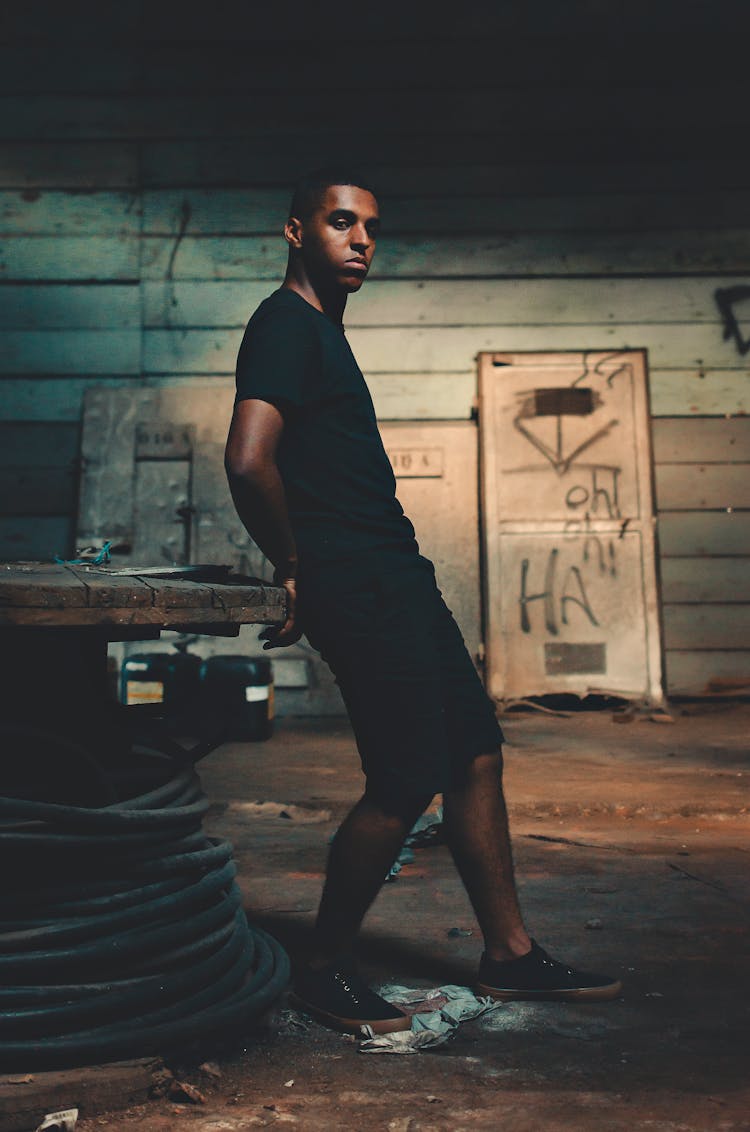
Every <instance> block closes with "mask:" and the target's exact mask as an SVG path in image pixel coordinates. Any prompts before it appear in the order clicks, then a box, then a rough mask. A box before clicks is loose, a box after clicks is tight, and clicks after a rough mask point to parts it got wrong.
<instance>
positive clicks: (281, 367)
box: [235, 307, 319, 413]
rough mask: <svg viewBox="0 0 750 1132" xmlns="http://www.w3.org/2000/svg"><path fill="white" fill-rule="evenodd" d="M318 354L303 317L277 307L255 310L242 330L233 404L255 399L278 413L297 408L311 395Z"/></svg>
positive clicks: (307, 323) (314, 341)
mask: <svg viewBox="0 0 750 1132" xmlns="http://www.w3.org/2000/svg"><path fill="white" fill-rule="evenodd" d="M318 355H319V348H318V342H317V335H316V334H315V329H314V327H313V326H312V325H311V324H310V322H309V321H308V320H307V319H306V318H301V317H300V316H299V314H298V313H297V312H295V311H290V310H286V309H284V308H280V307H277V308H276V309H271V310H267V311H260V310H259V311H258V312H257V313H256V314H255V315H254V316H253V317H252V318H251V319H250V322H249V323H248V325H247V329H246V330H245V335H244V337H243V339H242V344H241V346H240V351H239V354H238V356H237V374H236V379H237V395H236V398H235V399H236V400H237V401H247V400H248V399H250V398H254V397H257V398H258V400H260V401H269V402H270V403H271V404H272V405H276V406H277V407H278V408H279V409H280V410H281V412H282V413H283V412H285V411H288V410H289V409H292V410H294V409H301V408H303V407H304V406H305V404H307V402H308V401H309V399H310V395H311V377H312V375H313V374H314V372H315V366H316V359H317V358H318Z"/></svg>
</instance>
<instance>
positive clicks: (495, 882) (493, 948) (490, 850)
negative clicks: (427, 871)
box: [443, 753, 531, 960]
mask: <svg viewBox="0 0 750 1132" xmlns="http://www.w3.org/2000/svg"><path fill="white" fill-rule="evenodd" d="M501 768H502V763H501V758H500V754H499V753H497V754H487V755H479V756H478V758H476V759H474V761H473V762H472V763H471V764H470V766H469V772H468V778H467V781H466V783H465V785H464V786H463V787H462V788H461V789H460V790H451V791H447V792H446V793H444V794H443V807H444V821H445V830H446V836H447V840H448V845H449V848H450V850H451V853H452V855H453V860H454V861H455V863H456V867H457V869H458V872H459V875H460V877H461V880H462V881H463V883H464V887H465V888H466V891H467V893H468V895H469V899H470V900H471V903H472V907H473V908H474V912H475V913H476V917H477V920H478V922H479V926H480V928H481V930H482V934H483V936H484V943H485V954H486V955H487V956H488V957H489V958H491V959H499V960H506V959H515V958H517V957H518V956H519V955H525V954H526V953H527V952H528V951H529V950H530V949H531V940H530V939H529V936H528V934H527V932H526V929H525V927H524V924H523V919H522V916H521V910H520V908H519V904H518V894H517V892H516V885H515V879H514V875H513V854H512V851H511V846H510V834H509V831H508V814H507V810H506V808H505V799H504V797H503V789H502V780H501Z"/></svg>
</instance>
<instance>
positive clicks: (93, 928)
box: [0, 728, 289, 1072]
mask: <svg viewBox="0 0 750 1132" xmlns="http://www.w3.org/2000/svg"><path fill="white" fill-rule="evenodd" d="M3 730H5V731H6V740H7V739H8V738H10V737H11V736H10V735H9V732H11V731H13V732H16V736H15V737H17V730H18V729H17V728H12V729H11V728H6V729H3ZM29 734H32V733H31V732H28V731H27V732H26V735H27V738H28V735H29ZM33 736H34V738H35V744H34V750H35V752H36V759H37V765H35V767H34V770H35V771H36V772H37V774H38V771H39V765H38V761H39V758H38V752H39V751H40V750H41V749H42V747H44V750H45V757H49V758H58V759H62V758H65V759H66V760H68V764H67V765H68V766H69V767H70V769H71V775H72V776H73V777H75V772H76V766H75V755H76V751H75V745H74V744H71V743H70V741H69V740H66V741H65V742H64V743H62V744H61V743H60V741H59V740H57V739H56V738H55V737H54V736H52V735H49V736H44V735H43V734H41V733H40V732H38V731H36V732H34V733H33ZM42 741H44V742H42ZM45 744H46V746H45ZM5 745H6V748H7V742H6V744H5ZM77 754H78V758H79V764H80V765H79V767H78V770H79V772H81V773H84V774H85V776H86V779H87V782H88V783H89V789H90V783H91V778H92V774H93V775H94V777H96V773H97V768H96V764H95V762H94V763H93V764H92V756H91V753H90V752H88V751H84V750H82V749H80V750H79V751H78V752H77ZM170 754H171V755H173V754H174V751H173V750H171V751H170ZM5 757H6V758H12V752H11V751H9V750H7V749H6V752H5ZM32 761H33V760H32ZM134 764H135V765H130V766H128V767H127V768H125V769H123V772H122V774H121V776H120V778H121V781H120V784H119V788H118V778H117V773H116V772H113V770H112V768H108V769H107V771H106V772H105V771H103V770H101V771H100V778H101V781H100V782H99V783H98V784H97V789H98V790H99V793H100V794H101V795H102V796H103V797H104V798H107V799H111V798H112V797H118V795H119V794H121V793H122V792H123V787H122V782H126V783H127V784H128V785H127V786H126V787H125V789H126V790H127V793H128V796H126V797H124V798H119V797H118V800H115V801H107V802H106V804H104V805H87V806H76V805H70V804H60V803H57V802H55V801H50V800H49V799H46V798H44V797H42V798H40V797H39V794H40V793H42V794H43V784H42V783H34V781H33V779H34V777H35V776H34V774H31V775H30V776H29V777H28V780H27V781H25V782H23V783H21V784H19V783H18V781H14V794H15V795H16V796H13V797H0V853H2V861H3V867H2V871H1V872H0V1070H1V1071H11V1072H15V1071H19V1070H30V1069H48V1068H63V1067H69V1066H73V1065H81V1064H86V1063H92V1062H103V1061H111V1060H116V1059H119V1058H125V1057H141V1056H145V1055H150V1054H165V1053H169V1052H171V1051H174V1050H180V1049H184V1048H186V1047H187V1046H188V1045H190V1044H194V1043H195V1042H196V1041H198V1040H200V1039H203V1038H207V1037H208V1036H209V1035H221V1036H227V1035H229V1034H233V1033H241V1032H242V1030H243V1029H245V1030H247V1029H249V1028H250V1027H251V1026H252V1023H253V1022H254V1021H255V1020H257V1019H258V1017H259V1016H260V1015H261V1014H262V1013H263V1012H264V1011H265V1010H266V1009H267V1008H268V1007H269V1006H270V1005H271V1004H272V1003H273V1002H274V1000H275V999H277V998H278V996H279V995H280V994H281V992H282V991H283V989H284V988H285V986H286V984H287V982H288V979H289V961H288V958H287V956H286V953H285V952H284V950H283V949H282V948H281V946H280V945H279V944H278V943H277V942H276V941H275V940H274V939H272V938H271V936H269V935H267V934H266V933H265V932H263V931H260V930H259V929H257V928H254V929H251V928H250V927H249V925H248V923H247V920H246V917H245V914H244V912H243V910H242V904H241V898H240V892H239V889H238V888H237V885H236V883H235V880H234V876H235V872H236V868H235V865H234V862H233V860H232V853H231V846H230V845H229V844H228V843H227V842H226V841H221V840H217V839H213V838H208V837H206V836H205V834H204V833H203V830H202V828H201V818H202V816H203V814H204V813H205V811H206V809H207V808H208V802H207V800H206V798H205V796H204V795H203V793H202V790H201V786H200V780H199V778H198V775H197V774H196V772H195V769H194V767H193V766H192V765H191V766H187V767H185V766H183V767H180V766H178V765H177V763H176V761H175V760H174V758H170V757H167V756H164V755H163V754H160V753H159V752H141V754H140V758H139V759H135V758H134ZM134 778H135V779H138V780H140V783H141V790H140V791H139V792H133V780H134ZM144 786H147V787H148V788H147V789H143V787H144ZM35 794H36V795H37V796H33V795H35ZM30 795H31V796H30Z"/></svg>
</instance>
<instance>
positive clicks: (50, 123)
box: [0, 0, 750, 694]
mask: <svg viewBox="0 0 750 1132" xmlns="http://www.w3.org/2000/svg"><path fill="white" fill-rule="evenodd" d="M6 7H7V11H5V12H4V13H3V23H2V26H0V111H2V112H1V113H0V123H2V124H1V125H0V382H1V383H2V386H1V387H2V394H3V397H2V410H1V413H0V415H1V417H2V422H5V423H2V422H0V488H1V489H2V495H3V499H4V500H5V501H6V502H4V504H3V507H4V510H3V511H2V513H1V514H0V552H1V553H2V554H3V555H5V556H9V557H48V556H50V555H52V554H55V553H60V552H67V551H68V550H70V549H71V547H70V537H71V536H70V530H71V526H70V517H71V515H72V513H73V511H74V508H75V495H76V490H77V485H76V478H77V464H76V460H77V437H78V428H79V425H80V418H81V411H82V400H83V397H84V394H85V392H86V390H87V389H90V388H92V387H93V386H96V385H102V384H103V385H105V386H107V387H109V388H112V389H115V388H122V387H124V388H126V389H127V388H131V389H133V390H136V389H140V388H142V387H143V386H144V385H148V386H157V387H159V386H163V387H175V386H176V387H178V388H181V389H184V390H187V389H188V388H190V387H191V386H193V385H195V384H200V385H204V384H205V382H206V381H207V380H210V381H213V382H215V383H216V390H217V394H218V393H220V394H221V396H223V397H227V398H231V388H232V375H233V371H234V363H235V357H236V351H237V347H238V344H239V341H240V338H241V335H242V330H243V327H244V325H245V323H246V321H247V318H248V316H249V314H250V313H251V312H252V310H253V309H254V308H255V307H256V306H257V304H258V303H259V302H260V301H261V300H262V298H263V297H264V296H265V295H266V294H268V292H269V291H270V290H272V289H273V288H275V287H276V286H278V284H279V282H280V281H281V278H282V275H283V271H284V264H285V248H284V244H283V240H282V239H281V235H280V233H281V227H282V225H283V221H284V218H285V211H286V208H287V201H288V198H289V193H290V185H291V183H292V182H293V180H294V178H295V177H296V176H297V174H298V173H299V171H300V169H304V168H305V167H313V166H317V165H320V164H323V163H325V162H327V161H331V160H338V159H340V157H341V154H342V153H345V154H346V156H347V160H349V161H351V162H353V163H354V164H355V165H360V166H362V167H363V168H364V171H365V172H366V174H367V175H368V176H370V177H371V178H372V181H373V183H374V184H375V185H376V186H377V187H378V189H379V193H380V203H381V206H382V217H383V233H382V238H381V240H380V243H379V247H378V254H377V256H376V259H375V265H374V268H373V272H372V275H371V278H370V280H369V281H368V283H367V285H366V287H365V288H364V291H363V294H362V295H361V296H355V297H353V298H352V300H351V302H350V304H349V307H348V310H347V333H348V336H349V339H350V341H351V343H352V347H353V349H354V350H355V352H356V354H357V357H358V359H359V360H360V362H361V364H362V367H363V370H364V372H365V375H366V377H367V379H368V382H369V384H370V387H371V390H372V394H373V400H374V402H375V406H376V411H377V413H378V416H379V417H380V418H381V419H383V420H420V421H429V420H436V421H437V420H466V419H468V418H469V417H470V416H471V414H472V411H473V407H474V404H475V399H476V375H475V357H476V354H477V353H478V352H479V351H480V350H497V351H520V350H536V351H538V350H581V351H584V350H587V349H588V350H606V351H612V352H614V351H617V350H620V349H625V348H645V349H646V350H647V351H648V362H649V373H650V399H651V412H652V422H653V448H654V461H655V487H656V496H657V502H658V508H659V516H658V537H659V546H660V555H661V561H660V572H661V584H662V596H663V603H664V604H663V619H664V627H665V642H666V649H667V654H666V670H667V678H668V686H669V689H670V691H671V692H672V693H674V694H718V693H724V692H726V691H727V690H728V689H729V690H731V689H734V690H737V688H739V687H740V686H741V685H742V680H744V679H745V678H746V677H747V675H748V672H749V671H750V650H749V649H748V646H747V628H748V626H747V617H748V614H747V610H748V608H750V580H749V579H750V487H749V486H748V484H750V416H748V414H750V395H749V391H750V157H748V155H747V154H746V152H745V151H744V150H743V148H742V146H741V144H740V140H738V139H741V138H742V137H743V136H744V135H743V132H742V131H743V129H744V126H745V118H746V104H747V97H746V94H745V92H744V91H743V89H742V87H741V83H742V81H743V76H744V72H745V69H746V59H745V52H746V42H745V40H744V38H743V37H742V36H740V35H733V34H732V32H731V28H732V27H733V24H734V20H735V17H736V18H739V16H740V15H741V13H742V11H743V6H742V4H741V3H740V0H726V3H725V4H724V5H723V12H724V18H723V19H717V18H716V16H715V12H714V11H713V7H714V6H711V5H708V4H705V5H704V4H689V5H685V4H684V2H679V0H662V2H661V3H660V4H658V5H650V6H646V5H644V6H643V13H646V9H647V7H648V10H647V14H646V15H644V14H643V13H641V14H639V12H640V9H639V6H638V4H636V5H633V3H632V0H610V2H609V3H607V4H599V5H595V4H591V3H590V0H570V3H566V4H564V5H561V4H559V3H556V2H553V0H530V2H529V3H528V4H523V5H520V4H517V5H499V4H491V3H486V4H485V3H482V4H478V5H468V6H465V10H463V11H462V13H461V20H460V21H457V20H456V19H455V13H452V14H451V16H450V18H448V16H447V13H446V17H445V18H443V16H441V15H440V13H439V12H438V10H437V9H435V7H434V5H433V6H431V9H430V18H429V20H427V21H425V20H424V18H423V13H421V12H420V11H419V8H420V5H408V4H407V5H403V4H402V5H400V6H399V9H398V21H397V24H396V23H394V22H393V21H392V20H390V19H386V18H378V19H375V20H373V19H372V17H371V13H369V11H367V10H365V9H361V10H360V9H357V8H356V6H355V7H354V8H352V9H351V10H349V9H347V16H346V20H342V21H338V20H337V21H333V23H332V24H331V25H330V26H329V27H328V29H327V31H326V35H325V37H321V36H320V34H319V32H320V25H319V14H318V13H317V10H316V9H315V8H314V6H310V5H309V4H303V3H300V4H298V5H297V4H295V3H292V5H291V7H292V8H293V9H294V12H293V13H291V14H290V12H291V10H290V11H288V10H287V6H285V7H284V14H283V18H282V14H281V12H280V11H277V10H276V9H274V8H273V6H258V5H250V6H245V5H241V4H238V3H237V2H236V0H217V2H216V3H215V4H213V5H211V6H210V8H209V9H207V8H206V6H205V5H204V4H198V3H197V0H180V3H177V0H174V2H172V0H167V2H163V3H159V4H157V5H152V4H148V3H147V2H146V0H133V2H132V3H129V4H127V5H101V3H97V2H96V0H77V2H76V3H75V4H74V5H72V6H71V5H60V4H58V3H54V2H53V0H34V2H33V3H30V4H27V5H20V4H13V5H7V6H6ZM291 15H293V16H294V18H291ZM676 26H678V27H679V29H680V38H679V50H675V41H674V28H675V27H676ZM396 27H397V29H398V30H397V31H396ZM362 35H366V36H367V42H368V44H369V45H370V46H371V49H369V50H367V51H360V50H356V51H355V50H353V49H352V45H353V44H356V43H358V42H359V41H360V37H361V36H362ZM562 43H565V44H572V43H575V45H576V50H575V56H574V58H575V60H576V61H577V62H576V64H575V65H572V63H571V54H570V51H569V50H561V44H562ZM509 44H510V45H511V46H510V47H509ZM311 48H312V49H311ZM602 48H603V49H602ZM446 74H449V75H450V84H446V82H445V81H444V79H445V75H446ZM341 89H345V90H347V91H350V92H352V97H351V98H348V99H341V98H340V97H336V112H335V114H333V115H332V113H331V106H332V99H333V98H334V96H335V92H338V91H340V90H341ZM363 121H366V128H363V127H362V123H363Z"/></svg>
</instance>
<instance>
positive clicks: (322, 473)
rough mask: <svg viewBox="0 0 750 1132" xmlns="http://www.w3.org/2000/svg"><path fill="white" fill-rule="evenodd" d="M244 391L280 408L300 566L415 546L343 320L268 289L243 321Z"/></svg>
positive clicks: (240, 390) (240, 389)
mask: <svg viewBox="0 0 750 1132" xmlns="http://www.w3.org/2000/svg"><path fill="white" fill-rule="evenodd" d="M248 398H258V400H261V401H269V402H270V403H271V404H272V405H275V406H276V407H277V408H278V409H279V410H280V412H281V413H282V414H283V417H284V431H283V433H282V437H281V442H280V444H279V449H278V452H277V463H278V467H279V471H280V473H281V477H282V480H283V482H284V487H285V490H286V498H287V506H288V508H289V517H290V520H291V523H292V529H293V531H294V535H295V539H296V541H297V549H298V554H299V560H300V569H301V570H304V569H305V568H306V567H315V566H339V565H342V564H346V563H354V562H364V561H365V560H367V562H368V565H371V564H372V562H371V561H370V557H369V556H372V555H373V554H377V555H381V556H386V557H387V556H389V555H390V554H392V553H395V554H402V553H407V554H410V553H417V552H418V547H417V544H416V541H415V539H414V528H413V527H412V525H411V523H410V522H409V520H408V519H407V518H406V516H405V515H404V513H403V510H402V508H401V505H400V503H399V502H398V500H397V499H396V481H395V478H394V475H393V469H392V468H391V464H390V461H389V459H388V457H387V455H386V453H385V449H384V448H383V442H382V440H381V439H380V433H379V432H378V426H377V422H376V419H375V410H374V409H373V405H372V399H371V397H370V393H369V390H368V388H367V385H366V383H365V379H364V377H363V376H362V373H361V371H360V369H359V366H358V365H357V363H356V361H355V359H354V355H353V354H352V351H351V349H350V347H349V343H348V342H347V340H346V337H345V335H344V332H343V327H341V326H340V325H337V324H336V323H335V322H333V321H332V320H331V319H330V318H328V316H327V315H325V314H323V313H322V312H321V311H319V310H317V309H316V308H315V307H313V306H311V305H310V303H308V302H307V301H306V300H305V299H303V298H302V296H301V295H299V294H298V293H297V292H296V291H290V290H288V289H286V288H282V289H280V290H278V291H274V293H273V294H272V295H270V296H269V297H268V298H267V299H265V300H264V301H263V302H262V303H261V304H260V306H259V307H258V309H257V310H256V311H255V313H254V314H253V316H252V318H251V319H250V321H249V323H248V324H247V328H246V330H245V336H244V338H243V339H242V345H241V346H240V352H239V356H238V358H237V400H238V401H243V400H247V399H248Z"/></svg>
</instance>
